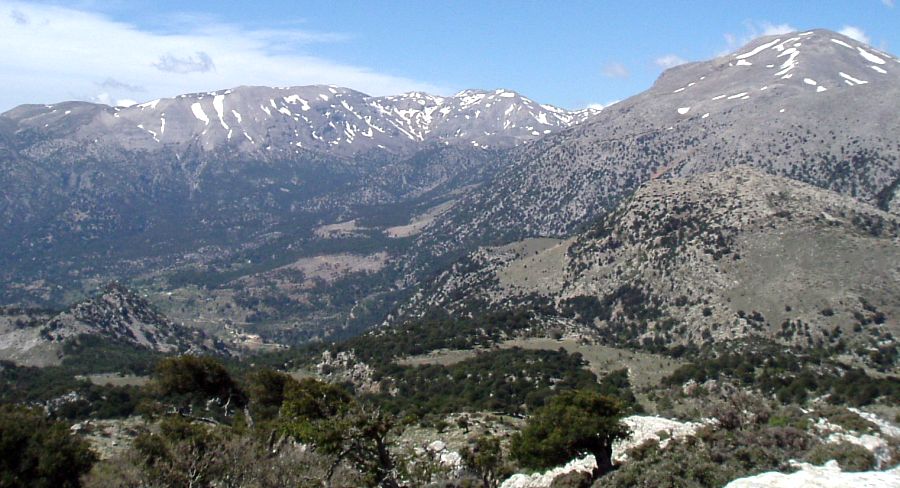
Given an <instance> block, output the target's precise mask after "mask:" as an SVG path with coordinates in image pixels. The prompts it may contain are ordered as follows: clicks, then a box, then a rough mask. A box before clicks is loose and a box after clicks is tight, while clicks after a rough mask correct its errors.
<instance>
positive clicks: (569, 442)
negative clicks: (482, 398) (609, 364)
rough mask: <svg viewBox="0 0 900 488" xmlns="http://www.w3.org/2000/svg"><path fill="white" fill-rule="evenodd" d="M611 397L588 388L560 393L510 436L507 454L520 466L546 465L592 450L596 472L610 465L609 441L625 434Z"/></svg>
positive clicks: (544, 467)
mask: <svg viewBox="0 0 900 488" xmlns="http://www.w3.org/2000/svg"><path fill="white" fill-rule="evenodd" d="M621 418H622V407H621V405H620V404H619V402H618V401H617V400H615V399H613V398H610V397H607V396H604V395H601V394H599V393H596V392H593V391H588V390H574V391H568V392H564V393H561V394H559V395H557V396H556V397H554V398H553V399H551V400H550V401H549V403H547V405H545V406H544V407H541V408H540V409H538V410H537V411H536V412H535V413H534V415H532V416H531V417H530V418H529V419H528V422H527V423H526V425H525V428H524V429H522V431H521V432H520V433H518V434H516V435H515V436H513V438H512V446H511V454H512V457H513V458H514V459H516V460H517V461H518V462H519V463H520V464H521V465H522V466H523V467H526V468H530V469H546V468H550V467H553V466H558V465H560V464H564V463H566V462H568V461H569V460H571V459H572V458H575V457H579V456H585V455H587V454H593V455H594V457H596V458H597V469H598V473H597V475H598V476H599V475H603V474H605V473H607V472H609V471H610V470H611V469H612V459H611V458H612V445H613V442H615V441H616V440H619V439H624V438H626V437H628V435H629V432H628V429H627V427H626V426H625V425H623V424H622V423H621V422H620V420H621Z"/></svg>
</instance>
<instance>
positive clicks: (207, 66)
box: [153, 51, 216, 75]
mask: <svg viewBox="0 0 900 488" xmlns="http://www.w3.org/2000/svg"><path fill="white" fill-rule="evenodd" d="M153 66H154V67H156V69H158V70H160V71H167V72H169V73H178V74H182V75H184V74H188V73H206V72H207V71H212V70H214V69H216V65H215V63H213V60H212V58H211V57H209V54H206V53H205V52H203V51H197V53H196V56H195V55H193V54H191V55H187V56H182V57H179V56H176V55H174V54H172V53H168V54H165V55H163V56H160V57H159V61H157V62H155V63H153Z"/></svg>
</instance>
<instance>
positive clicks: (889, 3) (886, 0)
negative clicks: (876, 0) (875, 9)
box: [881, 0, 894, 8]
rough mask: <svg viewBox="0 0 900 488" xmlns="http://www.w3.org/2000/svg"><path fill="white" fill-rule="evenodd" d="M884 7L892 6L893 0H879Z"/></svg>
mask: <svg viewBox="0 0 900 488" xmlns="http://www.w3.org/2000/svg"><path fill="white" fill-rule="evenodd" d="M881 3H883V4H884V6H885V7H888V8H894V0H881Z"/></svg>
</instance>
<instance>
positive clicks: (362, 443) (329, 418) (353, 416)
mask: <svg viewBox="0 0 900 488" xmlns="http://www.w3.org/2000/svg"><path fill="white" fill-rule="evenodd" d="M279 416H280V419H279V420H280V422H281V425H282V431H283V433H284V434H286V435H288V436H290V437H292V438H293V439H295V440H297V441H299V442H303V443H308V444H311V445H313V446H315V449H316V450H317V451H318V452H319V453H321V454H324V455H327V456H331V457H332V463H331V466H330V467H329V469H328V472H327V474H326V476H325V480H324V481H325V484H326V486H331V482H332V480H331V478H332V477H333V475H334V473H335V471H336V470H337V468H338V467H339V465H341V464H342V463H348V464H349V465H350V466H352V467H353V468H355V469H356V470H357V471H359V472H360V473H361V474H362V475H363V476H364V477H365V480H364V482H365V484H366V486H379V487H382V488H397V487H398V486H399V484H398V483H397V481H396V479H395V465H394V458H393V456H392V455H391V453H390V451H389V450H388V445H389V441H388V435H389V434H390V433H391V431H392V430H393V428H394V419H393V418H392V417H391V416H389V415H387V414H385V413H384V412H382V411H380V410H377V409H375V410H373V409H369V408H367V406H366V405H364V404H362V403H359V402H357V401H356V400H355V399H354V398H353V397H352V396H351V395H350V394H349V393H347V392H346V391H344V390H343V389H341V388H340V387H338V386H335V385H331V384H328V383H325V382H322V381H319V380H315V379H311V378H307V379H303V380H300V381H291V382H289V383H288V384H287V385H286V386H285V389H284V403H283V404H282V406H281V411H280V414H279Z"/></svg>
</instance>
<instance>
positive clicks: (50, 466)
mask: <svg viewBox="0 0 900 488" xmlns="http://www.w3.org/2000/svg"><path fill="white" fill-rule="evenodd" d="M95 461H96V458H95V455H94V454H93V452H91V450H90V449H89V447H88V445H87V443H86V442H84V441H83V440H81V439H80V438H78V437H76V436H74V435H73V434H71V433H70V431H69V428H68V426H67V425H65V424H63V423H61V422H57V421H53V420H50V419H48V418H47V417H46V416H45V415H44V413H43V412H41V411H39V410H33V409H29V408H25V407H16V406H9V405H2V406H0V487H4V488H6V487H10V488H12V487H19V486H33V487H37V488H67V487H78V486H81V483H80V481H79V478H80V477H81V475H83V474H84V473H86V472H88V471H89V470H90V469H91V466H92V465H93V464H94V462H95Z"/></svg>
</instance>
